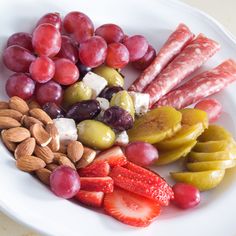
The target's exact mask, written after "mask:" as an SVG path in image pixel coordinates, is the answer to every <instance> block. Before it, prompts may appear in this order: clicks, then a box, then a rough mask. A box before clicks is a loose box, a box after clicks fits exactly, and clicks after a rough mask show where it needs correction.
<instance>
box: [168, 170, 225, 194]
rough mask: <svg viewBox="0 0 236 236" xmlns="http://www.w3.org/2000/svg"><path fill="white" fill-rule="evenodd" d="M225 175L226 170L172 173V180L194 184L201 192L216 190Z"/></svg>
mask: <svg viewBox="0 0 236 236" xmlns="http://www.w3.org/2000/svg"><path fill="white" fill-rule="evenodd" d="M224 174H225V170H210V171H201V172H174V173H170V175H171V176H172V178H173V179H174V180H176V181H177V182H184V183H188V184H192V185H194V186H195V187H197V188H198V189H199V190H200V191H206V190H210V189H213V188H215V187H216V186H217V185H218V184H219V183H220V182H221V181H222V180H223V177H224Z"/></svg>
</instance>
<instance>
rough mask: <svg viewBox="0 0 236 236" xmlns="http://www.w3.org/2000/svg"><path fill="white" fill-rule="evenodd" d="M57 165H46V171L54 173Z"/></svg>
mask: <svg viewBox="0 0 236 236" xmlns="http://www.w3.org/2000/svg"><path fill="white" fill-rule="evenodd" d="M58 166H59V165H57V164H55V163H50V164H47V165H46V168H47V169H48V170H51V171H54V170H55V169H56V168H57V167H58Z"/></svg>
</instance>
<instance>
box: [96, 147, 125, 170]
mask: <svg viewBox="0 0 236 236" xmlns="http://www.w3.org/2000/svg"><path fill="white" fill-rule="evenodd" d="M100 160H103V161H107V162H108V164H109V165H110V166H111V167H114V166H123V165H125V164H126V163H127V159H126V157H125V155H124V153H123V152H122V150H121V148H120V147H118V146H115V147H112V148H110V149H108V150H106V151H103V152H100V153H99V154H98V156H97V157H96V159H95V160H94V162H97V161H100Z"/></svg>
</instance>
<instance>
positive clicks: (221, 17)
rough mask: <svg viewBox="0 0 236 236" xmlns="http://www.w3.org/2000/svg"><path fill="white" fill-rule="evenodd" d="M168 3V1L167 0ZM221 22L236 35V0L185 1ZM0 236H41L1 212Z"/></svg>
mask: <svg viewBox="0 0 236 236" xmlns="http://www.w3.org/2000/svg"><path fill="white" fill-rule="evenodd" d="M167 1H168V0H167ZM183 1H184V2H186V3H188V4H189V5H192V6H194V7H197V8H199V9H201V10H203V11H205V12H207V13H208V14H210V15H211V16H213V17H214V18H216V19H217V20H218V21H219V22H221V23H222V24H223V25H224V26H225V27H226V28H227V29H228V30H229V31H231V32H232V33H233V34H234V35H236V16H235V9H236V0H224V1H223V0H183ZM0 236H40V235H39V234H37V233H35V232H33V231H32V230H30V229H28V228H26V227H25V226H22V225H20V224H18V223H16V222H15V221H13V220H11V219H10V218H8V217H7V216H5V215H4V214H3V213H1V212H0ZM55 236H56V235H55ZM68 236H69V235H68Z"/></svg>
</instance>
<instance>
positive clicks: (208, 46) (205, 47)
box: [144, 34, 220, 107]
mask: <svg viewBox="0 0 236 236" xmlns="http://www.w3.org/2000/svg"><path fill="white" fill-rule="evenodd" d="M219 49H220V45H219V44H218V43H217V42H215V41H214V40H212V39H209V38H207V37H205V36H204V35H203V34H200V35H198V37H197V38H196V39H194V40H193V41H192V42H191V43H190V44H188V45H187V46H186V47H185V48H184V49H183V51H182V52H181V53H180V54H179V55H178V56H177V57H176V58H175V59H174V60H173V61H172V62H170V64H169V65H168V66H167V67H166V68H165V69H164V70H163V71H162V72H161V73H160V74H159V75H158V76H157V77H156V78H155V79H154V80H153V81H152V82H151V83H150V84H149V85H148V86H147V88H146V89H145V90H144V92H145V93H148V94H149V95H150V107H151V106H152V105H153V104H154V103H156V102H157V101H158V100H159V99H160V98H161V97H163V96H164V95H166V94H167V93H168V92H169V91H171V90H172V89H173V88H174V87H175V86H176V85H178V84H179V83H180V82H181V81H182V80H184V79H185V78H186V77H187V76H189V75H190V74H191V73H193V72H194V71H195V70H196V69H198V68H199V67H200V66H201V65H202V64H203V63H204V62H206V61H207V60H208V59H209V58H210V57H211V56H213V55H214V54H215V53H216V52H217V51H218V50H219Z"/></svg>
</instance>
